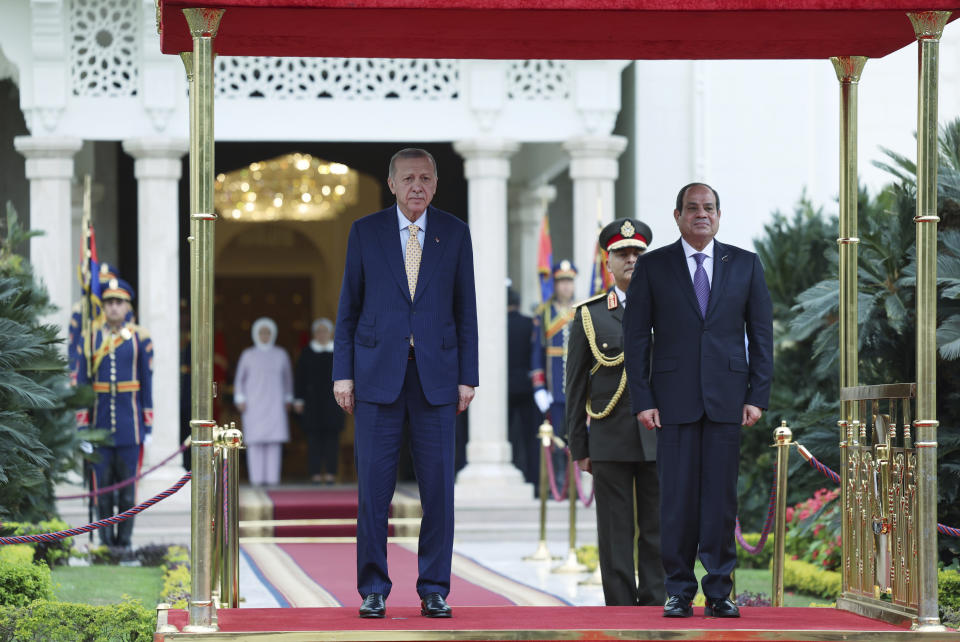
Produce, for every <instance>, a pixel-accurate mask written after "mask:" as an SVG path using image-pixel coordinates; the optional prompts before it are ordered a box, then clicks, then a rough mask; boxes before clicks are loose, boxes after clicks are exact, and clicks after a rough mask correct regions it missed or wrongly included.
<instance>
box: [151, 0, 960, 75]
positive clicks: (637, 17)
mask: <svg viewBox="0 0 960 642" xmlns="http://www.w3.org/2000/svg"><path fill="white" fill-rule="evenodd" d="M187 7H210V8H223V9H226V13H225V14H224V17H223V21H222V22H221V23H220V31H219V34H218V36H217V39H216V41H215V49H216V51H217V52H218V53H220V54H224V55H260V56H267V55H269V56H337V57H371V58H378V57H382V58H505V59H526V58H530V59H537V58H540V59H614V60H616V59H624V60H635V59H636V60H641V59H648V60H652V59H724V58H828V57H830V56H842V55H863V56H870V57H871V58H877V57H880V56H884V55H886V54H888V53H890V52H892V51H895V50H897V49H900V48H902V47H904V46H906V45H908V44H910V43H911V42H913V41H914V35H913V29H912V28H911V26H910V22H909V21H908V20H907V18H906V16H905V15H904V14H905V13H906V12H907V11H926V10H953V9H956V8H958V7H960V0H925V4H918V0H526V1H523V0H419V1H417V0H209V1H206V2H204V1H202V0H160V4H159V15H160V20H161V25H162V31H161V48H162V50H163V52H164V53H168V54H176V53H179V52H181V51H189V50H191V49H192V44H191V40H190V34H189V33H188V31H187V24H186V20H185V19H184V17H183V12H182V10H183V9H184V8H187ZM954 17H955V16H954Z"/></svg>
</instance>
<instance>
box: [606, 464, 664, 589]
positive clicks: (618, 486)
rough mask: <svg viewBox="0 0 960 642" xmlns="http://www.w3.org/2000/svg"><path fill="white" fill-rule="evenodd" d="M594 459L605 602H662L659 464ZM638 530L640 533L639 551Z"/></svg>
mask: <svg viewBox="0 0 960 642" xmlns="http://www.w3.org/2000/svg"><path fill="white" fill-rule="evenodd" d="M590 463H591V465H592V466H593V480H594V481H593V483H594V488H595V497H596V500H597V543H598V544H599V547H598V548H599V556H600V575H601V577H602V578H603V598H604V602H606V605H607V606H637V605H639V606H659V605H661V604H663V602H664V600H665V599H666V596H665V595H664V594H663V566H662V564H661V562H660V492H659V490H658V489H659V484H658V482H657V464H656V462H653V461H595V460H593V459H591V460H590ZM634 498H636V500H634ZM634 501H636V504H634ZM634 533H636V534H637V545H636V549H634V545H633V538H634ZM634 552H636V556H637V572H636V574H635V573H634V564H633V557H634ZM638 580H639V585H638Z"/></svg>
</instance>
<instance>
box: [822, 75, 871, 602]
mask: <svg viewBox="0 0 960 642" xmlns="http://www.w3.org/2000/svg"><path fill="white" fill-rule="evenodd" d="M830 62H832V63H833V69H834V71H835V72H836V74H837V80H838V81H839V82H840V236H839V238H837V244H838V245H839V248H838V249H839V253H840V268H839V275H838V276H839V279H840V319H839V326H840V327H839V330H840V387H841V388H848V387H850V386H855V385H857V380H858V378H859V373H858V360H859V346H858V331H857V313H858V311H857V289H858V288H857V244H858V243H859V242H860V239H859V238H857V200H858V195H859V183H858V175H857V93H858V83H859V82H860V75H861V74H862V73H863V67H864V65H865V64H866V63H867V59H866V57H864V56H838V57H834V58H831V59H830ZM858 411H859V409H858V407H857V404H856V403H853V402H850V401H841V402H840V421H839V422H838V425H839V427H840V449H841V460H842V466H841V472H842V478H841V485H840V487H841V488H843V489H846V487H847V457H848V455H849V452H848V448H847V444H848V441H847V435H848V427H849V426H851V425H852V423H851V422H853V421H855V420H856V419H858ZM848 499H849V498H848ZM850 541H851V534H850V528H849V524H848V523H847V520H845V519H844V520H842V522H841V542H842V544H841V545H842V552H843V554H842V556H841V559H842V560H843V562H841V565H840V567H841V575H842V579H841V586H842V587H843V588H842V590H844V591H845V590H846V589H847V586H848V581H849V579H850V575H849V571H850V568H849V566H848V565H847V563H846V562H847V560H849V559H850Z"/></svg>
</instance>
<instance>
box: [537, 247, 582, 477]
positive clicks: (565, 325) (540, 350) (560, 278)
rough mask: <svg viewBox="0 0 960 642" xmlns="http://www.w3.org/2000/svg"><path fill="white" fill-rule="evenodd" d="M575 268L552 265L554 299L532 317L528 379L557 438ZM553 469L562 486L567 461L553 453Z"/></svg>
mask: <svg viewBox="0 0 960 642" xmlns="http://www.w3.org/2000/svg"><path fill="white" fill-rule="evenodd" d="M576 276H577V268H576V266H575V265H574V264H573V263H571V262H570V261H568V260H567V259H564V260H562V261H560V262H559V263H557V264H556V265H554V266H553V296H551V297H550V298H549V299H548V300H546V301H544V302H543V303H541V304H540V305H539V306H538V307H537V311H536V314H535V315H534V317H533V324H534V332H533V354H532V355H531V363H530V370H531V372H530V377H531V380H532V381H533V398H534V401H536V404H537V407H538V408H539V409H540V412H542V413H543V414H544V415H547V416H549V418H550V423H551V424H553V430H554V432H555V433H556V434H557V435H560V436H562V435H563V431H564V426H565V423H564V411H565V406H566V396H565V393H564V387H563V369H564V362H565V361H566V358H567V353H566V350H567V336H568V332H569V328H570V321H572V320H573V289H574V279H575V278H576ZM553 470H554V474H555V476H556V483H557V486H558V487H559V486H562V485H563V480H564V477H565V476H566V470H567V458H566V454H564V453H563V452H562V451H560V450H554V453H553Z"/></svg>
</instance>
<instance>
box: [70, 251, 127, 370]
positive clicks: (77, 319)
mask: <svg viewBox="0 0 960 642" xmlns="http://www.w3.org/2000/svg"><path fill="white" fill-rule="evenodd" d="M98 278H99V279H100V289H101V290H102V289H103V288H105V287H106V286H107V284H108V283H110V281H111V280H112V279H116V278H118V275H117V271H116V270H115V269H114V268H113V266H111V265H110V264H109V263H101V264H100V274H99V277H98ZM87 314H90V313H89V312H87ZM91 322H92V323H94V324H98V323H101V322H102V319H99V320H98V319H91ZM98 328H99V326H97V327H94V328H92V330H94V331H95V330H97V329H98ZM82 355H83V302H82V301H77V302H76V303H74V304H73V308H72V309H71V310H70V330H69V334H68V337H67V367H68V368H69V370H70V380H71V381H72V382H73V383H76V382H77V360H78V359H79V358H80V357H81V356H82Z"/></svg>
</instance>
